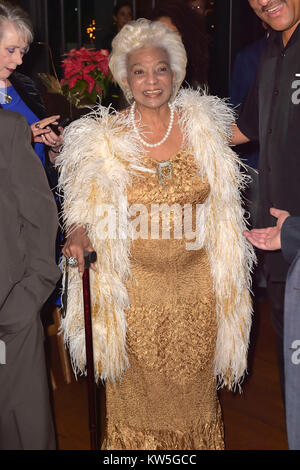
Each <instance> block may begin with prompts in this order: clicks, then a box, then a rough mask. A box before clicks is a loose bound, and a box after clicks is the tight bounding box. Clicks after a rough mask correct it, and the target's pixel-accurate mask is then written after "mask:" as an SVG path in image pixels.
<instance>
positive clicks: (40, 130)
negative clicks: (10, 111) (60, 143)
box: [30, 115, 60, 145]
mask: <svg viewBox="0 0 300 470" xmlns="http://www.w3.org/2000/svg"><path fill="white" fill-rule="evenodd" d="M59 118H60V116H59V115H55V116H49V117H47V118H45V119H41V120H40V121H38V122H35V123H33V124H31V126H30V127H31V133H32V141H33V142H34V143H37V142H40V143H45V142H44V140H43V136H45V135H46V134H47V136H49V141H50V140H51V142H54V141H56V140H57V135H56V134H55V132H53V131H52V130H51V128H50V127H49V124H55V125H57V124H58V121H57V120H58V119H59ZM52 145H54V144H52Z"/></svg>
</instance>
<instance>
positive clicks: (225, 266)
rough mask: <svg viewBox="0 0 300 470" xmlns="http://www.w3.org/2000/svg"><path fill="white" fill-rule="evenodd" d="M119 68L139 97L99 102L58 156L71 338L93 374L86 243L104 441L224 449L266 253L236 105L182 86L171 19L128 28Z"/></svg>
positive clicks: (81, 366) (78, 359)
mask: <svg viewBox="0 0 300 470" xmlns="http://www.w3.org/2000/svg"><path fill="white" fill-rule="evenodd" d="M109 65H110V69H111V72H112V74H113V76H114V78H115V80H116V81H117V82H118V84H119V85H120V87H121V88H122V89H123V90H124V92H125V95H126V98H127V100H128V101H129V103H130V104H131V107H130V108H129V109H127V110H125V111H123V112H111V110H108V109H106V108H103V107H100V108H99V109H97V110H96V111H94V112H92V113H91V114H90V115H88V116H85V117H83V118H81V119H80V120H78V121H75V122H74V123H72V124H71V125H70V126H69V127H68V129H67V130H66V131H65V134H64V146H63V149H62V153H61V155H60V157H59V158H58V160H57V164H58V166H59V167H60V182H59V184H60V187H61V188H62V189H63V191H64V211H63V215H64V223H65V227H66V230H67V232H68V237H67V242H66V245H65V247H64V249H63V252H64V255H65V256H66V258H68V266H69V268H68V278H69V284H68V305H67V309H66V316H65V318H64V319H63V321H62V330H63V332H64V337H65V341H66V343H67V344H68V346H69V349H70V353H71V357H72V363H73V367H74V369H75V371H76V372H84V371H85V336H84V322H83V300H82V289H81V282H80V276H81V274H82V271H83V253H84V251H91V250H95V251H96V252H97V256H98V261H97V262H96V263H95V265H94V270H92V271H91V289H92V321H93V344H94V361H95V371H96V373H95V375H96V377H95V379H96V380H97V381H98V380H103V381H104V380H105V381H106V420H105V422H106V429H105V433H104V441H103V443H102V448H103V449H154V450H155V449H223V448H224V436H223V423H222V418H221V412H220V405H219V402H218V398H217V387H218V386H220V387H222V386H227V387H228V388H229V389H235V388H236V387H239V386H240V383H241V381H242V379H243V376H244V374H245V371H246V367H247V359H246V356H247V349H248V341H249V332H250V326H251V312H252V305H251V300H250V294H249V287H250V286H249V283H250V270H251V267H252V264H253V261H254V259H255V256H254V252H253V249H252V247H251V245H250V243H248V242H247V240H246V239H245V238H244V237H243V234H242V232H243V230H244V228H245V223H244V219H243V210H242V207H241V199H240V195H239V190H240V188H241V187H243V185H244V183H245V178H244V176H243V175H242V173H241V172H240V168H239V167H240V163H239V159H238V158H237V156H236V155H235V153H234V152H233V151H232V150H231V148H230V147H229V145H228V141H229V138H230V132H231V131H230V129H231V124H232V122H233V115H232V112H231V110H230V109H229V108H228V107H227V105H226V104H225V103H224V102H223V101H222V100H220V99H218V98H215V97H211V96H207V95H206V94H205V93H204V92H200V91H194V90H191V89H188V90H181V91H179V89H180V86H181V83H182V81H183V79H184V76H185V68H186V53H185V49H184V47H183V44H182V41H181V38H180V36H179V35H178V34H177V33H176V32H173V31H171V30H170V29H169V28H168V27H167V26H165V25H164V24H162V23H161V22H151V21H148V20H145V19H140V20H137V21H135V22H131V23H129V24H127V25H126V26H124V27H123V28H122V30H121V31H120V33H119V34H118V35H117V36H116V37H115V39H114V41H113V48H112V54H111V57H110V64H109ZM70 264H71V266H76V265H78V269H76V268H74V267H70Z"/></svg>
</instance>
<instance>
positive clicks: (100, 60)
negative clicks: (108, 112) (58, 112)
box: [39, 47, 113, 108]
mask: <svg viewBox="0 0 300 470" xmlns="http://www.w3.org/2000/svg"><path fill="white" fill-rule="evenodd" d="M108 55H109V54H108V51H107V50H106V49H100V50H93V49H86V48H85V47H82V48H81V49H71V50H70V51H69V52H68V53H66V54H64V59H63V61H62V67H63V71H64V76H63V78H62V79H61V80H58V78H57V74H56V71H55V69H54V73H55V77H54V76H52V75H50V74H46V73H40V74H39V76H40V78H41V80H42V82H43V83H44V85H45V86H46V88H47V91H48V92H49V93H56V94H60V95H63V96H65V97H66V98H67V100H68V101H69V102H70V105H74V106H75V107H78V108H82V107H86V106H89V105H93V104H95V103H96V102H97V100H98V97H100V99H102V98H106V97H107V96H108V94H109V93H110V91H111V85H112V83H113V78H112V75H111V73H110V71H109V68H108Z"/></svg>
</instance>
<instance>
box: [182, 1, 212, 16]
mask: <svg viewBox="0 0 300 470" xmlns="http://www.w3.org/2000/svg"><path fill="white" fill-rule="evenodd" d="M185 3H186V4H187V5H188V6H189V7H190V8H191V9H192V10H194V11H195V12H196V13H197V14H198V15H201V16H205V15H206V14H207V10H208V0H185Z"/></svg>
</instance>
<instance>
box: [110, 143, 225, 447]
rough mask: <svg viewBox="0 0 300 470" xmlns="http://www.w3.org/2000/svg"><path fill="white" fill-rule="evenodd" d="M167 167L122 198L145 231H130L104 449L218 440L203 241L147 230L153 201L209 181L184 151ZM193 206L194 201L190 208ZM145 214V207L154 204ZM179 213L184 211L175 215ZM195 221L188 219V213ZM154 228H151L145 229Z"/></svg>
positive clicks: (139, 180) (213, 330) (204, 188)
mask: <svg viewBox="0 0 300 470" xmlns="http://www.w3.org/2000/svg"><path fill="white" fill-rule="evenodd" d="M170 164H171V165H172V174H171V177H166V178H163V184H162V183H161V181H160V179H161V178H159V177H158V172H157V167H158V162H156V161H154V160H152V159H150V158H149V157H147V156H146V157H145V159H144V165H145V166H147V167H148V168H149V169H150V170H153V172H152V173H147V175H146V176H145V174H143V175H139V174H136V175H134V176H133V182H132V185H131V186H130V187H129V188H128V190H127V194H128V200H129V204H130V205H133V204H143V207H147V209H148V211H147V214H148V215H147V217H148V222H149V223H148V230H149V234H148V235H149V236H148V237H144V238H139V239H136V240H134V242H133V245H132V248H131V258H130V259H131V267H132V280H131V281H129V282H128V283H127V289H128V292H129V296H130V308H129V309H127V312H126V316H127V322H128V330H127V348H128V357H129V360H130V368H129V369H128V370H127V371H126V372H125V374H124V376H123V377H122V379H121V381H118V382H117V383H115V384H113V383H110V382H108V383H107V384H106V410H107V412H106V413H107V415H106V429H105V437H104V442H103V448H104V449H121V450H125V449H128V450H130V449H135V450H141V449H151V450H161V449H182V450H188V449H191V450H194V449H223V448H224V437H223V423H222V418H221V411H220V405H219V402H218V398H217V392H216V381H215V378H214V356H215V345H216V337H217V321H216V302H215V295H214V292H213V286H212V278H211V273H210V265H209V260H208V256H207V253H206V252H205V249H203V248H202V249H198V250H188V249H187V245H186V241H187V240H185V239H184V237H183V238H181V239H178V238H176V237H175V236H174V233H175V231H174V226H172V222H174V219H172V216H171V218H170V221H171V224H170V225H171V226H170V239H164V238H163V237H162V236H161V231H160V233H159V236H158V237H157V239H153V234H152V233H151V234H150V227H151V209H152V208H153V205H155V206H157V205H160V204H168V205H169V206H171V205H173V204H178V205H180V207H183V206H184V205H185V204H190V205H191V206H192V207H193V209H195V207H196V204H203V203H204V202H205V200H206V199H207V197H208V195H209V192H210V187H209V184H208V182H207V181H206V180H205V179H203V178H202V177H201V176H200V175H199V174H198V169H197V166H196V164H195V161H194V157H193V155H192V154H190V153H189V152H187V151H185V150H181V151H180V152H178V153H177V154H176V155H175V156H174V157H173V158H172V159H170ZM195 213H196V211H195V210H193V217H195ZM152 214H153V212H152ZM183 222H184V221H183ZM193 222H194V225H195V221H194V220H193ZM151 235H152V238H151Z"/></svg>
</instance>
